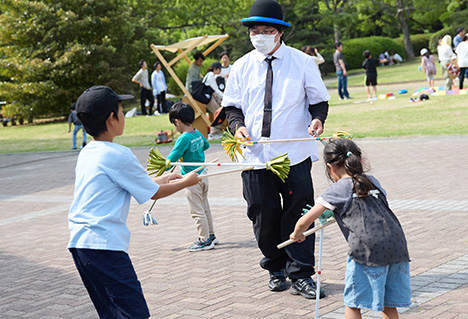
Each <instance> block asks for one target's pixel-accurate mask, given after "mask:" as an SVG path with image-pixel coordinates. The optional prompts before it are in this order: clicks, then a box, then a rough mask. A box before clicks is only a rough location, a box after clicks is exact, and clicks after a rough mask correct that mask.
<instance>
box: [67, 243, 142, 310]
mask: <svg viewBox="0 0 468 319" xmlns="http://www.w3.org/2000/svg"><path fill="white" fill-rule="evenodd" d="M70 252H71V254H72V256H73V260H74V261H75V265H76V268H77V269H78V272H79V273H80V276H81V279H82V280H83V283H84V285H85V287H86V289H87V290H88V293H89V296H90V297H91V300H92V301H93V304H94V307H95V308H96V310H97V312H98V314H99V317H100V318H106V319H107V318H119V319H120V318H135V319H144V318H148V317H149V316H150V313H149V310H148V306H147V305H146V300H145V298H144V296H143V291H142V290H141V285H140V282H139V281H138V278H137V276H136V273H135V270H134V268H133V265H132V262H131V261H130V258H129V257H128V254H127V253H125V252H123V251H111V250H97V249H78V248H70Z"/></svg>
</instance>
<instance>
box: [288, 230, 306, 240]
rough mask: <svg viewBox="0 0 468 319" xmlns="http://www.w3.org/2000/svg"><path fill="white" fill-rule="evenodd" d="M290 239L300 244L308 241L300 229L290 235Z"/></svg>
mask: <svg viewBox="0 0 468 319" xmlns="http://www.w3.org/2000/svg"><path fill="white" fill-rule="evenodd" d="M289 238H290V239H292V240H295V241H297V242H298V243H302V242H303V241H304V240H305V239H306V237H305V236H304V234H303V233H302V231H300V230H298V229H295V230H294V232H293V233H291V235H289Z"/></svg>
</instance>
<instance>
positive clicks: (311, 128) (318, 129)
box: [307, 119, 323, 137]
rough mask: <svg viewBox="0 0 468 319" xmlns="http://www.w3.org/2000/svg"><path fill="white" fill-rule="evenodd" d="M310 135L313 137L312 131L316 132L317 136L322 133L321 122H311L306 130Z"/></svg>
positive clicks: (316, 120)
mask: <svg viewBox="0 0 468 319" xmlns="http://www.w3.org/2000/svg"><path fill="white" fill-rule="evenodd" d="M307 131H308V132H309V134H310V135H312V136H315V134H314V131H315V132H317V134H318V135H320V134H322V133H323V125H322V122H321V121H320V120H318V119H315V120H313V121H312V122H311V123H310V126H309V129H308V130H307ZM317 137H318V136H317Z"/></svg>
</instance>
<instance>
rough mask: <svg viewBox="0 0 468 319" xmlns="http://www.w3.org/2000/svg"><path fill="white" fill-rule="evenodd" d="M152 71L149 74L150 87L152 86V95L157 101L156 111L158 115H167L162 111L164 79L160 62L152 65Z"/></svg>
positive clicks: (164, 95)
mask: <svg viewBox="0 0 468 319" xmlns="http://www.w3.org/2000/svg"><path fill="white" fill-rule="evenodd" d="M153 67H154V71H153V73H152V74H151V85H152V86H153V95H154V97H155V98H156V100H157V106H156V110H157V111H158V112H159V114H163V113H167V112H166V110H165V109H164V104H165V103H166V91H167V85H166V79H165V78H164V73H163V71H162V65H161V62H159V61H158V62H156V63H155V64H154V66H153Z"/></svg>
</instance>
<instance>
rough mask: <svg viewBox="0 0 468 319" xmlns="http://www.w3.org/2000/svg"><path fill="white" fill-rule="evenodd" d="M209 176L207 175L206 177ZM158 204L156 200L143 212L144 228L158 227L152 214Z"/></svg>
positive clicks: (200, 168) (198, 169) (202, 167)
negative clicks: (149, 226)
mask: <svg viewBox="0 0 468 319" xmlns="http://www.w3.org/2000/svg"><path fill="white" fill-rule="evenodd" d="M216 161H218V159H217V158H215V159H214V160H212V161H211V162H210V163H213V162H216ZM205 168H206V165H205V166H201V167H199V168H197V169H195V170H193V172H194V173H196V172H198V171H201V170H203V169H205ZM205 176H207V175H205ZM155 204H156V200H154V202H153V204H151V207H150V209H148V210H145V211H144V212H143V225H144V226H148V225H158V222H157V221H156V218H154V216H153V214H151V210H152V209H153V207H154V205H155Z"/></svg>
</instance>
